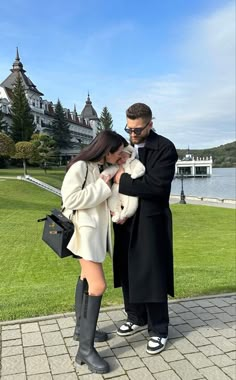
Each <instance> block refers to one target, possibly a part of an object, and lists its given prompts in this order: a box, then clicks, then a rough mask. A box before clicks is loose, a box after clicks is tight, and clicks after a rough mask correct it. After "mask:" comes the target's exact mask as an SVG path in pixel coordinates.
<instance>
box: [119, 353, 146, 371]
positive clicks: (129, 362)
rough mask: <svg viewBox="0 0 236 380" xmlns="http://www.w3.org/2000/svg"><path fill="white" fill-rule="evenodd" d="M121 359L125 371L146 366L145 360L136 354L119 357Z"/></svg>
mask: <svg viewBox="0 0 236 380" xmlns="http://www.w3.org/2000/svg"><path fill="white" fill-rule="evenodd" d="M119 361H120V364H121V366H122V368H123V369H124V370H125V371H129V370H130V369H135V368H140V367H144V363H143V361H142V360H141V359H140V358H138V357H137V356H134V357H132V358H123V359H119Z"/></svg>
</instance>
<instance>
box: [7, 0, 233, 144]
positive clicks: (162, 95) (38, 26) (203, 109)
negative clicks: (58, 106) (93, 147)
mask: <svg viewBox="0 0 236 380" xmlns="http://www.w3.org/2000/svg"><path fill="white" fill-rule="evenodd" d="M16 46H18V47H19V53H20V58H21V61H22V63H23V64H24V68H25V69H26V71H27V75H28V76H29V77H30V79H31V80H32V81H33V82H34V83H35V84H36V86H37V87H38V89H39V90H40V91H41V92H43V93H44V98H45V99H47V100H51V101H53V102H54V103H55V102H56V101H57V99H58V98H60V100H61V102H62V104H63V106H64V107H66V108H70V109H73V107H74V104H76V107H77V111H78V112H80V111H81V110H82V108H83V106H84V104H85V100H86V98H87V93H88V91H89V93H90V97H91V100H92V102H93V106H94V108H95V109H96V110H97V112H98V115H100V113H101V111H102V108H103V107H104V106H107V107H108V109H109V111H110V112H111V114H112V117H113V123H114V129H115V130H116V131H117V132H119V133H121V134H123V135H124V136H125V132H124V131H123V129H124V126H125V110H126V109H127V108H128V106H130V105H131V104H132V103H135V102H139V101H140V102H144V103H147V104H148V105H150V107H151V108H152V110H153V115H154V117H155V120H154V126H155V129H156V131H157V132H158V133H159V134H162V135H164V136H166V137H168V138H170V139H171V140H172V141H173V142H174V143H175V145H176V146H177V148H186V147H188V146H189V147H190V148H205V147H206V148H209V147H214V146H218V145H221V144H224V143H227V142H231V141H233V140H235V1H234V0H233V1H232V0H191V1H190V0H165V1H163V0H146V1H143V0H136V1H134V0H126V1H125V0H86V1H85V0H83V1H82V0H68V1H67V2H65V1H63V2H58V1H55V0H51V1H45V0H41V1H40V2H39V3H36V2H34V1H32V0H8V1H1V2H0V82H1V81H2V80H4V79H5V78H6V77H7V76H8V75H9V69H10V68H11V67H12V63H13V61H14V59H15V54H16Z"/></svg>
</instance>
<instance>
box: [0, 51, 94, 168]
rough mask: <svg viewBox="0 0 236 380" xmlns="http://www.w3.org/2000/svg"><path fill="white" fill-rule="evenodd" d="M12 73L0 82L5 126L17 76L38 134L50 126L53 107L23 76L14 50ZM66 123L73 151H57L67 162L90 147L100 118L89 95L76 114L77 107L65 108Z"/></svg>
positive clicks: (0, 99) (0, 107)
mask: <svg viewBox="0 0 236 380" xmlns="http://www.w3.org/2000/svg"><path fill="white" fill-rule="evenodd" d="M10 71H11V74H10V75H9V76H8V77H7V78H6V79H5V80H4V81H3V82H2V83H0V109H1V110H2V112H3V115H4V119H5V120H6V122H7V124H8V125H11V123H12V117H11V104H12V96H13V88H14V84H15V82H16V78H17V77H18V75H19V76H20V78H21V81H22V84H23V86H24V89H25V95H26V98H27V100H28V103H29V106H30V108H31V111H32V114H33V116H34V122H35V125H36V131H37V132H43V126H44V125H49V124H52V121H53V119H54V116H55V106H56V105H55V104H53V102H52V101H48V100H46V99H44V98H43V96H44V94H43V93H42V92H41V91H39V90H38V89H37V87H36V85H35V84H34V83H33V82H32V81H31V80H30V78H29V77H28V76H27V75H26V74H25V73H26V70H24V67H23V64H22V62H21V60H20V56H19V51H18V48H17V51H16V58H15V61H14V62H13V65H12V69H11V70H10ZM64 113H65V117H66V121H67V122H68V124H69V128H70V131H71V134H72V142H74V148H72V149H68V150H63V151H61V152H60V161H61V159H63V157H64V158H65V159H69V158H71V157H72V156H74V155H76V154H77V153H78V152H79V151H80V146H81V144H86V145H87V144H89V143H90V142H91V141H92V139H93V138H94V137H95V136H96V133H97V127H98V122H99V118H98V116H97V112H96V111H95V109H94V108H93V106H92V102H91V100H90V96H89V94H88V97H87V100H86V102H85V106H84V108H83V110H82V111H81V113H80V114H77V111H76V106H75V105H74V109H73V111H71V110H70V109H67V108H64Z"/></svg>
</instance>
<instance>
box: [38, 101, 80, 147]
mask: <svg viewBox="0 0 236 380" xmlns="http://www.w3.org/2000/svg"><path fill="white" fill-rule="evenodd" d="M44 131H45V132H47V133H49V134H50V135H51V137H52V138H53V140H54V141H55V149H57V150H61V149H67V148H72V147H73V143H72V142H71V137H72V136H71V131H70V129H69V124H68V123H67V121H66V117H65V113H64V110H63V107H62V105H61V102H60V100H59V99H58V102H57V104H56V107H55V116H54V119H53V122H52V125H47V126H46V127H45V128H44Z"/></svg>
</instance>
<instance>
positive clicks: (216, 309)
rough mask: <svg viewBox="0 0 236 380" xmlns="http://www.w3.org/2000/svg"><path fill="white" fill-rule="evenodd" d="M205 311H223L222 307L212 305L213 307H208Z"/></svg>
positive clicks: (214, 312)
mask: <svg viewBox="0 0 236 380" xmlns="http://www.w3.org/2000/svg"><path fill="white" fill-rule="evenodd" d="M205 311H207V312H208V313H212V314H217V313H221V308H219V307H216V306H212V307H208V308H206V309H205Z"/></svg>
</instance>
